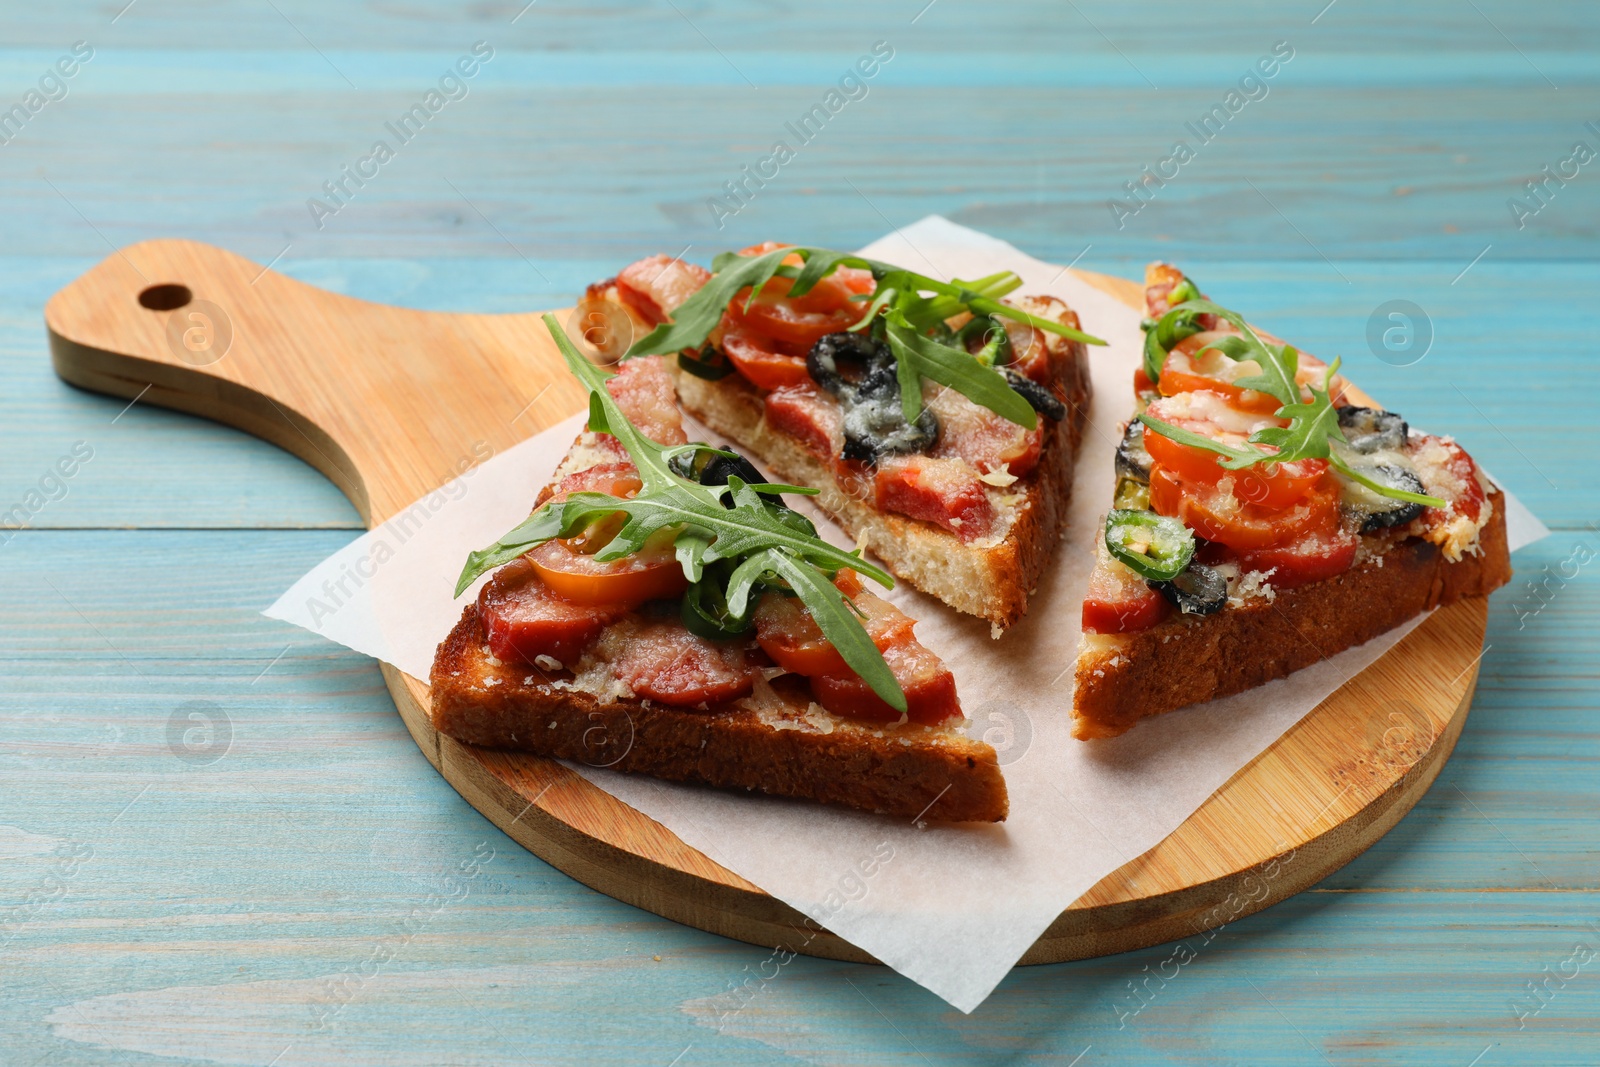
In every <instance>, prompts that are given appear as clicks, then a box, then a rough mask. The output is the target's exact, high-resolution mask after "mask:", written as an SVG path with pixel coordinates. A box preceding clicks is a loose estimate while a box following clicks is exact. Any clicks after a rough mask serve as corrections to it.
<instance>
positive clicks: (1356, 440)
mask: <svg viewBox="0 0 1600 1067" xmlns="http://www.w3.org/2000/svg"><path fill="white" fill-rule="evenodd" d="M1339 429H1341V430H1343V431H1344V439H1345V440H1346V441H1347V442H1349V444H1350V447H1351V449H1353V450H1354V451H1356V452H1361V453H1363V454H1370V453H1373V452H1377V451H1379V450H1381V449H1394V450H1396V451H1398V450H1399V449H1402V448H1404V447H1405V446H1406V436H1407V435H1408V434H1409V433H1410V427H1408V426H1407V425H1406V420H1405V419H1403V418H1401V417H1400V416H1399V415H1396V414H1395V413H1394V412H1392V411H1382V410H1379V409H1378V408H1361V407H1348V408H1340V409H1339Z"/></svg>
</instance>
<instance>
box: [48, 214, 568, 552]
mask: <svg viewBox="0 0 1600 1067" xmlns="http://www.w3.org/2000/svg"><path fill="white" fill-rule="evenodd" d="M556 314H557V315H558V317H559V318H561V320H562V321H565V319H566V317H567V315H568V312H566V311H558V312H557V313H556ZM45 325H46V327H47V329H48V330H49V335H50V351H51V358H52V360H53V362H54V365H55V370H56V373H57V374H58V375H60V376H61V378H62V379H64V380H65V381H67V382H70V383H72V384H73V385H76V386H79V387H81V388H84V389H90V390H93V391H95V392H99V393H108V394H111V395H113V396H119V397H125V398H128V399H130V400H131V399H135V398H137V399H138V400H139V402H140V403H149V404H157V405H160V406H163V407H169V408H175V409H177V410H179V411H185V412H189V413H191V414H195V415H201V416H204V417H206V418H209V419H214V420H216V421H218V422H222V423H226V424H228V425H231V426H235V427H238V428H239V429H242V430H244V431H246V432H247V433H250V434H253V435H255V436H257V437H260V438H263V439H265V440H267V441H270V442H272V443H273V444H275V445H277V446H279V447H280V448H283V449H285V450H287V451H289V452H292V453H294V454H295V455H297V456H299V457H300V458H301V459H303V460H305V461H306V462H307V463H309V464H311V465H312V466H313V467H315V468H316V469H317V470H319V471H321V472H322V473H323V474H324V475H326V476H327V477H328V478H329V479H330V480H332V481H333V483H334V484H335V485H337V486H338V487H339V489H340V490H341V491H343V492H344V494H345V495H346V496H347V497H349V498H350V501H351V502H352V503H353V504H354V505H355V506H356V509H357V510H358V511H359V512H360V514H361V516H362V518H363V520H364V521H365V522H366V523H367V524H368V525H369V526H371V525H375V524H376V523H378V522H382V521H383V520H384V519H386V518H388V517H389V516H391V515H393V514H395V513H396V512H398V511H399V510H401V509H402V508H404V507H406V506H408V505H409V504H410V503H411V502H412V501H414V500H416V499H417V498H418V497H420V496H422V495H423V494H425V493H427V492H428V491H430V490H432V489H434V488H437V487H438V486H440V485H442V484H444V483H445V482H446V481H448V480H449V479H450V478H453V477H455V476H456V475H457V474H459V473H461V471H462V469H463V467H462V464H463V463H467V464H469V465H470V464H472V463H475V462H478V461H481V460H482V459H483V458H485V457H486V456H487V455H493V454H496V453H498V452H500V451H503V450H504V449H506V448H509V447H511V446H512V445H514V444H516V443H517V442H518V441H521V440H522V439H524V438H526V437H528V436H531V435H532V434H534V433H537V432H538V431H539V430H541V429H544V428H545V427H547V426H551V425H554V424H555V423H556V422H558V421H560V420H561V419H562V418H564V417H565V416H567V415H570V414H572V413H573V412H575V411H577V410H579V409H580V407H581V405H582V401H583V390H582V388H581V387H580V386H579V385H578V384H577V382H576V381H574V380H572V379H571V377H570V376H569V375H567V374H566V373H565V371H564V369H563V366H562V362H561V358H560V355H559V353H558V352H557V351H556V349H555V345H554V344H553V343H552V342H551V340H550V337H549V335H548V333H547V331H546V330H545V329H544V327H543V325H542V323H541V321H540V313H538V312H530V313H527V314H517V315H465V314H454V313H446V312H431V311H417V310H412V309H408V308H396V307H389V306H386V305H382V304H374V303H370V302H368V301H364V300H358V299H355V298H353V297H348V296H343V295H341V294H338V293H331V292H328V291H326V290H322V289H318V288H316V287H315V286H311V285H307V284H305V283H304V282H300V281H296V280H295V279H293V278H289V277H287V276H285V275H282V274H279V273H277V272H275V271H273V270H270V269H268V268H267V267H264V266H261V265H259V264H257V263H253V262H251V261H250V260H248V259H246V258H244V257H243V256H238V255H235V254H234V253H232V252H228V251H226V250H224V249H220V248H215V247H213V246H211V245H207V244H202V243H200V242H197V241H185V240H158V241H145V242H141V243H139V244H135V245H130V246H128V247H126V248H122V249H119V250H118V251H117V252H115V253H113V254H112V255H110V256H107V257H106V258H105V259H104V260H102V261H101V262H100V263H99V264H97V265H96V266H94V267H93V268H91V269H90V270H89V271H87V272H86V273H84V274H83V275H82V276H81V277H79V278H78V279H76V280H75V281H73V282H72V283H70V284H69V285H67V286H66V287H65V288H63V289H62V290H61V291H60V292H58V293H56V294H55V296H53V297H52V298H51V299H50V302H49V303H48V304H47V305H46V306H45ZM530 493H531V490H530Z"/></svg>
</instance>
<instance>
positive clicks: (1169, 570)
mask: <svg viewBox="0 0 1600 1067" xmlns="http://www.w3.org/2000/svg"><path fill="white" fill-rule="evenodd" d="M1106 548H1107V550H1109V551H1110V553H1111V555H1112V556H1113V557H1115V558H1116V560H1117V561H1118V562H1119V563H1121V564H1123V565H1124V566H1126V567H1127V568H1128V569H1129V570H1131V571H1133V572H1134V573H1135V574H1137V575H1139V576H1141V577H1143V578H1148V579H1150V580H1151V581H1156V582H1170V581H1171V580H1172V579H1174V578H1176V577H1177V576H1178V575H1180V574H1182V573H1183V569H1184V568H1185V567H1187V566H1188V565H1189V560H1191V559H1192V558H1194V534H1193V533H1191V532H1190V531H1189V528H1188V527H1187V526H1185V525H1183V523H1181V522H1179V521H1178V520H1177V519H1173V518H1168V517H1167V516H1165V515H1157V514H1156V513H1155V512H1153V511H1131V510H1126V509H1117V510H1115V511H1112V512H1111V513H1110V514H1109V515H1107V516H1106Z"/></svg>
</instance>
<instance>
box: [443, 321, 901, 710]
mask: <svg viewBox="0 0 1600 1067" xmlns="http://www.w3.org/2000/svg"><path fill="white" fill-rule="evenodd" d="M544 323H545V327H546V328H547V329H548V330H549V331H550V335H551V337H553V338H554V339H555V342H556V346H557V348H559V349H560V351H561V355H562V358H563V359H565V361H566V363H567V367H568V369H569V370H571V371H572V373H573V376H574V377H576V378H577V379H578V380H579V381H580V382H582V383H583V384H584V385H585V386H587V387H588V389H589V428H590V429H591V430H594V431H596V432H598V433H609V434H611V435H613V436H615V437H616V438H617V439H618V440H619V441H620V442H622V445H623V447H624V448H625V449H626V450H627V452H628V455H629V456H630V457H631V458H632V459H633V462H634V465H635V466H636V467H637V468H638V471H639V480H640V482H641V483H642V488H641V489H640V491H639V493H638V494H637V495H635V496H634V497H632V498H630V499H621V498H618V497H614V496H609V495H607V494H605V493H588V492H580V493H573V494H572V495H571V496H569V497H567V498H566V499H565V500H563V501H559V502H551V503H547V504H545V505H544V506H543V507H541V508H540V509H539V510H538V511H535V512H534V513H533V514H532V515H531V516H529V517H528V518H527V519H525V520H524V521H523V522H521V523H519V524H518V525H517V526H516V527H515V528H513V529H512V530H511V531H510V532H508V533H507V534H505V536H503V537H501V538H500V539H499V540H498V541H496V542H495V543H494V544H493V545H490V546H489V547H487V548H484V549H480V550H479V551H477V552H473V553H471V554H470V555H469V556H468V557H467V563H466V566H465V567H464V568H463V569H462V572H461V577H460V579H459V580H458V581H457V584H456V595H457V596H460V595H461V593H462V592H464V591H465V590H466V588H467V587H468V586H469V585H471V584H472V582H473V581H474V580H476V579H477V578H478V577H479V576H480V575H482V574H484V573H486V572H487V571H489V570H491V569H493V568H494V567H497V566H500V565H502V564H505V563H509V562H510V561H512V560H514V559H516V558H518V557H519V556H521V555H523V554H524V553H526V552H528V551H530V550H531V549H533V548H536V547H538V546H539V545H541V544H543V543H544V542H546V541H549V540H551V539H552V538H556V537H570V536H572V535H574V534H576V533H577V532H578V531H580V530H582V529H583V528H584V527H586V526H588V525H589V524H590V523H591V522H594V521H595V520H597V519H600V518H604V517H605V516H608V515H615V514H618V513H621V514H623V515H625V516H626V517H627V518H626V521H625V522H624V523H623V525H622V528H621V529H620V530H618V531H617V533H616V535H615V536H614V537H613V538H612V540H611V541H609V542H608V543H607V544H606V545H605V546H604V547H602V548H601V549H600V551H599V552H597V553H596V554H595V557H594V558H595V559H596V561H598V562H605V561H607V560H614V559H620V558H622V557H623V556H627V555H629V554H631V553H634V552H637V551H639V550H640V549H641V548H642V547H644V544H645V542H646V541H648V540H650V539H651V538H653V537H656V536H657V535H658V534H661V533H662V531H669V532H671V534H672V536H673V548H674V552H675V553H676V556H677V559H678V562H679V565H680V566H681V567H682V568H683V572H684V576H685V577H687V578H688V579H689V581H690V582H691V583H693V584H692V585H691V591H695V590H696V589H697V587H699V586H702V585H704V584H705V583H707V582H717V581H718V580H719V579H720V580H725V581H726V582H727V591H726V593H724V591H723V590H722V589H721V588H700V589H698V592H697V596H698V599H697V600H696V604H697V605H698V606H699V607H700V608H701V609H702V610H701V611H700V615H701V616H705V615H706V614H707V612H706V611H705V610H704V609H706V608H708V607H709V608H711V609H712V611H711V614H714V615H716V616H719V618H720V619H721V622H717V621H716V620H712V619H710V618H703V619H700V620H699V621H700V622H702V623H704V624H705V626H708V627H709V626H711V625H713V623H715V624H716V625H721V623H722V622H737V621H739V620H742V619H743V618H744V617H745V616H746V615H747V609H748V607H749V604H750V598H751V595H752V594H753V592H754V591H755V588H756V586H757V585H761V584H765V585H787V586H788V588H790V589H791V590H793V592H794V593H795V594H796V595H797V596H799V597H800V599H801V602H802V603H804V604H805V606H806V608H807V609H808V610H810V612H811V614H812V617H813V618H814V619H815V620H816V622H817V625H818V627H820V628H821V630H822V633H823V636H824V637H826V638H827V639H828V641H829V642H830V643H831V644H833V645H834V647H835V648H837V649H839V652H840V655H841V656H843V657H844V660H845V662H846V663H847V664H849V665H850V667H851V668H852V669H853V670H855V671H856V673H857V674H859V675H861V677H862V678H863V679H865V680H866V681H867V682H868V684H869V685H871V686H872V689H873V692H875V693H877V695H878V696H879V697H881V698H883V700H885V701H886V702H887V703H888V704H889V705H890V706H891V707H894V708H895V709H897V710H899V711H902V712H903V711H904V710H905V707H906V703H905V694H904V693H903V692H902V691H901V689H900V685H899V683H898V682H897V681H896V680H895V678H894V674H893V672H892V671H890V670H889V668H888V665H887V664H885V663H884V660H883V656H882V654H881V653H879V652H878V649H877V646H876V645H874V644H873V643H872V640H871V638H869V637H868V636H867V634H866V631H865V630H864V629H863V628H862V626H861V623H860V621H859V620H858V619H857V618H856V617H855V616H854V615H852V614H851V613H850V612H848V611H846V610H844V609H843V608H842V607H841V603H842V602H843V600H844V598H843V594H842V593H840V592H839V591H838V589H837V588H836V587H835V586H834V585H833V583H832V576H833V575H834V574H836V573H837V572H838V571H839V570H841V569H846V568H848V569H850V570H853V571H856V572H857V573H858V574H860V575H861V576H863V577H865V578H870V579H872V580H873V581H875V582H877V583H879V584H880V585H882V586H884V587H885V588H892V587H893V585H894V579H893V578H891V577H890V576H889V574H888V573H887V572H885V571H884V570H882V569H881V568H879V567H876V566H874V565H872V564H870V563H868V562H866V561H865V560H864V559H862V558H861V556H860V555H859V554H858V553H856V552H849V551H846V550H844V549H842V548H836V547H835V546H833V545H830V544H828V543H827V542H826V541H824V540H822V539H821V538H820V537H817V536H816V534H815V532H814V531H812V530H811V528H810V525H809V524H808V523H804V522H803V521H800V522H797V521H794V520H795V519H797V518H798V516H794V515H792V514H786V513H785V512H784V510H783V509H782V508H781V506H780V505H778V504H774V503H769V502H768V501H767V500H766V499H764V494H765V495H768V496H770V495H774V494H777V493H784V492H811V491H812V490H805V489H800V488H797V487H794V486H786V485H772V484H760V485H752V484H747V483H746V482H744V481H743V480H742V479H740V478H738V477H730V478H729V479H728V484H727V485H717V486H708V485H701V484H700V483H699V482H697V481H693V480H691V479H688V478H685V477H683V476H681V475H679V474H678V473H676V472H675V471H674V470H673V469H672V468H671V467H670V466H669V463H670V462H671V461H672V459H673V458H674V457H677V456H681V455H684V454H685V453H687V452H694V451H717V450H715V449H711V448H710V447H709V446H707V445H677V446H673V447H663V446H661V445H659V444H657V443H656V442H655V441H652V440H651V439H650V438H648V437H646V436H645V435H644V434H643V433H641V432H639V430H638V429H637V428H636V427H635V426H634V425H633V424H632V423H631V422H629V421H628V418H627V416H625V415H624V414H623V413H622V410H621V409H620V408H619V407H618V406H617V404H616V401H615V400H613V399H612V397H611V394H610V392H609V391H608V390H607V389H606V387H605V383H606V379H607V378H609V377H611V375H610V373H609V372H607V371H605V370H602V369H601V368H599V367H597V366H595V365H594V364H592V363H590V362H589V361H588V360H586V359H584V358H583V356H582V355H580V354H579V352H578V350H577V349H576V348H575V347H573V344H572V342H571V341H570V340H568V338H567V336H566V334H565V333H563V332H562V330H561V327H560V326H559V325H558V324H557V323H556V320H555V319H554V318H553V317H552V316H550V315H545V316H544ZM719 563H720V564H721V566H720V567H719V566H715V565H717V564H719ZM731 564H736V565H735V566H733V568H732V571H731V576H730V575H729V572H728V570H727V568H728V567H729V565H731ZM722 606H725V607H726V609H727V611H726V612H723V611H722V610H721V607H722ZM697 618H698V617H697ZM868 650H870V655H869V653H868Z"/></svg>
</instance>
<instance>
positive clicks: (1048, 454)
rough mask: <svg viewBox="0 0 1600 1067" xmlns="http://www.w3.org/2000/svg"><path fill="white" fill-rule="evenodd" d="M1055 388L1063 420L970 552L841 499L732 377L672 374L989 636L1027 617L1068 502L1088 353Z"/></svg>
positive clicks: (717, 421) (689, 407)
mask: <svg viewBox="0 0 1600 1067" xmlns="http://www.w3.org/2000/svg"><path fill="white" fill-rule="evenodd" d="M1061 365H1062V369H1061V372H1060V379H1059V380H1060V381H1061V384H1062V388H1063V390H1064V392H1065V394H1066V396H1065V403H1066V406H1067V417H1066V418H1064V419H1063V420H1061V422H1059V423H1051V422H1048V421H1046V423H1045V428H1044V429H1045V432H1044V440H1043V442H1042V445H1041V449H1042V450H1041V453H1040V458H1039V465H1038V466H1037V467H1035V468H1034V470H1033V471H1031V472H1030V473H1029V475H1028V476H1027V477H1026V478H1023V479H1020V480H1018V481H1017V483H1016V484H1015V485H1014V486H1012V487H1011V491H1013V492H1019V493H1020V494H1021V495H1022V496H1023V500H1022V501H1020V502H1019V503H1018V504H1017V510H1016V515H1015V518H1014V519H1013V521H1012V525H1011V528H1010V530H1008V531H1007V533H1006V535H1005V537H1004V539H1002V540H1001V541H1000V543H999V544H997V545H995V546H994V547H992V548H975V547H973V546H970V545H966V544H963V543H962V541H961V539H960V538H959V537H957V536H956V535H955V534H953V533H950V532H949V531H947V530H944V529H941V528H940V527H938V526H935V525H933V524H932V523H928V522H922V521H919V520H917V519H912V518H908V517H906V516H903V515H896V514H894V513H893V512H886V511H879V510H878V509H877V507H876V506H874V504H873V502H871V501H862V500H860V499H858V498H857V497H855V496H853V495H852V494H850V493H849V492H847V491H846V490H845V489H844V488H842V487H841V486H840V485H839V482H838V481H837V480H836V479H835V477H834V473H833V470H832V468H831V467H830V466H829V464H827V463H826V462H824V461H823V460H822V459H820V458H818V457H817V456H816V455H815V454H813V453H812V452H811V451H810V450H809V449H807V448H806V447H805V445H804V444H802V443H801V442H800V441H799V440H798V439H796V438H794V437H791V436H790V435H789V434H786V433H783V432H781V431H778V430H774V429H773V428H772V427H770V426H769V425H768V423H767V419H766V406H765V403H764V401H763V400H762V397H761V394H760V393H759V392H758V391H757V390H756V389H755V388H754V387H753V386H751V385H750V384H749V383H748V382H746V381H745V380H744V379H743V378H741V377H739V376H738V375H729V376H728V377H726V378H723V379H721V380H720V381H706V380H704V379H702V378H697V377H695V376H693V375H690V374H685V373H683V372H681V371H679V372H678V399H679V401H680V402H681V403H682V405H683V407H684V410H686V411H687V412H689V414H691V415H693V416H694V417H695V418H697V419H699V420H700V421H701V422H703V423H705V424H706V425H707V426H709V427H710V428H711V429H713V430H715V431H716V432H717V433H720V434H722V435H723V436H724V437H727V438H728V439H730V440H732V441H733V442H734V443H736V444H737V445H739V447H741V448H743V449H745V450H747V451H749V452H750V453H752V454H753V455H754V456H756V458H758V459H759V460H761V462H762V463H764V464H765V465H766V466H767V467H768V468H769V469H770V470H771V471H772V472H773V474H775V475H777V477H779V478H780V479H782V480H783V481H786V482H791V483H793V484H795V485H806V486H812V487H814V488H816V489H818V490H820V492H819V494H818V495H817V496H816V497H814V498H813V500H814V501H815V502H816V504H817V506H818V507H820V508H821V509H822V510H823V511H825V512H827V513H828V514H829V515H831V516H832V517H833V518H834V520H835V521H837V522H838V523H839V525H840V526H842V527H843V528H844V530H845V532H846V533H848V534H849V535H850V536H851V537H855V538H857V539H859V540H860V541H861V542H862V543H863V544H864V545H865V547H866V548H867V550H868V551H869V552H871V553H872V554H873V555H875V556H877V557H878V558H879V559H880V560H882V561H883V563H884V565H885V566H886V567H888V569H889V570H890V571H891V572H893V573H894V575H895V576H896V577H898V578H903V579H904V580H906V581H908V582H910V583H911V584H912V585H914V586H916V587H917V588H918V589H920V590H922V591H923V592H925V593H928V594H929V595H931V596H935V597H938V598H939V599H940V600H942V601H944V602H945V603H946V604H948V605H950V606H951V607H952V608H955V609H956V610H957V611H962V612H966V613H967V614H969V615H977V616H979V617H980V618H983V619H987V620H988V621H989V623H990V626H991V627H992V629H993V632H994V634H995V636H997V637H998V636H999V632H1000V631H1001V630H1004V629H1005V628H1006V627H1009V626H1011V625H1013V624H1015V623H1016V622H1017V621H1018V620H1019V619H1021V618H1022V616H1023V615H1024V614H1025V613H1026V612H1027V610H1028V598H1029V597H1030V596H1031V595H1032V593H1033V590H1034V587H1035V586H1037V585H1038V582H1039V576H1040V575H1041V574H1042V573H1043V572H1044V568H1045V565H1046V564H1047V563H1049V561H1050V556H1051V554H1052V553H1053V552H1054V551H1055V547H1056V543H1057V542H1058V541H1059V540H1060V539H1061V529H1062V526H1063V525H1064V523H1065V522H1066V518H1067V504H1068V502H1069V501H1070V499H1071V497H1072V470H1073V463H1074V461H1075V460H1076V458H1077V455H1078V448H1079V445H1080V444H1081V443H1082V441H1083V427H1084V422H1085V419H1086V418H1087V414H1088V410H1089V393H1090V391H1089V372H1088V366H1087V355H1086V353H1085V351H1084V348H1083V346H1082V345H1081V344H1078V343H1077V342H1071V343H1070V348H1069V350H1068V352H1067V355H1066V358H1065V359H1063V360H1062V364H1061Z"/></svg>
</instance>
